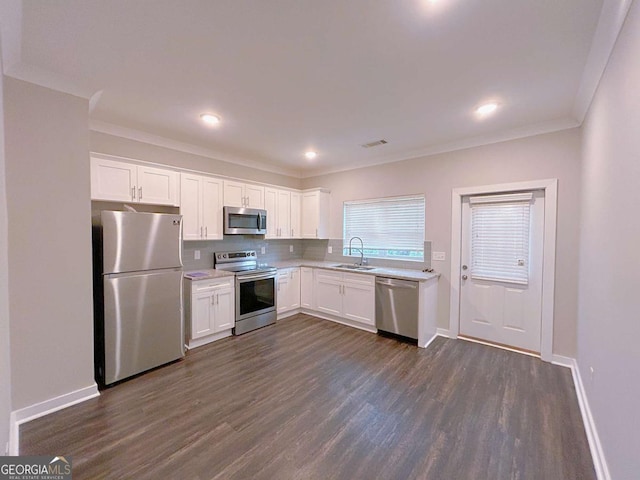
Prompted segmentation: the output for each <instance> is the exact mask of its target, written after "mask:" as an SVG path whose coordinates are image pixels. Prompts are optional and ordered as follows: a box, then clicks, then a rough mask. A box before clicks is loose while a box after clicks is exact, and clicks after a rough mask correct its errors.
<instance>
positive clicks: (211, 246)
mask: <svg viewBox="0 0 640 480" xmlns="http://www.w3.org/2000/svg"><path fill="white" fill-rule="evenodd" d="M302 242H303V240H299V239H282V240H280V239H267V240H265V239H264V237H262V236H259V235H225V236H224V239H222V240H210V241H195V242H192V241H189V242H183V244H182V263H183V264H184V269H185V270H197V269H200V268H213V254H214V253H215V252H231V251H234V250H255V251H256V252H257V253H258V262H259V263H274V262H277V261H282V260H293V259H296V258H302ZM290 246H293V252H290V251H289V247H290ZM262 247H264V248H265V253H264V254H262V253H261V249H262ZM196 250H198V251H199V252H200V259H199V260H196V259H195V253H196Z"/></svg>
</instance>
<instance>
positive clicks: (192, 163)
mask: <svg viewBox="0 0 640 480" xmlns="http://www.w3.org/2000/svg"><path fill="white" fill-rule="evenodd" d="M89 142H90V147H91V151H92V152H98V153H106V154H109V155H117V156H120V157H127V158H133V159H136V160H144V161H146V162H155V163H161V164H164V165H171V166H173V167H180V168H184V169H189V170H198V171H201V172H206V173H212V174H217V175H224V176H228V177H236V178H241V179H244V180H253V181H255V182H262V183H270V184H273V185H281V186H283V187H290V188H299V187H300V179H299V178H296V177H290V176H286V175H280V174H277V173H271V172H266V171H264V170H256V169H255V168H250V167H245V166H243V165H237V164H234V163H230V162H225V161H222V160H215V159H213V158H208V157H203V156H200V155H194V154H192V153H185V152H181V151H178V150H172V149H169V148H165V147H159V146H157V145H151V144H148V143H144V142H139V141H136V140H130V139H128V138H122V137H117V136H114V135H108V134H106V133H101V132H93V131H92V132H91V133H90V139H89Z"/></svg>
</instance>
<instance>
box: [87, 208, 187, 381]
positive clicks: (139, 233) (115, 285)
mask: <svg viewBox="0 0 640 480" xmlns="http://www.w3.org/2000/svg"><path fill="white" fill-rule="evenodd" d="M93 245H94V304H95V312H94V313H95V315H94V318H95V320H94V327H95V328H94V330H95V370H96V380H97V381H98V383H99V384H101V385H110V384H112V383H114V382H117V381H119V380H122V379H124V378H127V377H130V376H132V375H136V374H138V373H140V372H144V371H145V370H149V369H151V368H154V367H157V366H159V365H163V364H165V363H168V362H171V361H173V360H176V359H178V358H181V357H183V356H184V330H183V329H184V327H183V325H184V322H183V311H182V216H181V215H173V214H161V213H134V212H117V211H102V212H100V215H99V216H96V217H94V221H93Z"/></svg>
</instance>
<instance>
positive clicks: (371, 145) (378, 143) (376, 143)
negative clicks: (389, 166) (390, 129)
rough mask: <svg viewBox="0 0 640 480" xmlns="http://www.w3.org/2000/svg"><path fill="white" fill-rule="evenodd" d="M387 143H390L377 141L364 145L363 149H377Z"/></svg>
mask: <svg viewBox="0 0 640 480" xmlns="http://www.w3.org/2000/svg"><path fill="white" fill-rule="evenodd" d="M385 143H389V142H387V141H386V140H376V141H375V142H369V143H365V144H364V145H362V147H363V148H371V147H377V146H378V145H384V144H385Z"/></svg>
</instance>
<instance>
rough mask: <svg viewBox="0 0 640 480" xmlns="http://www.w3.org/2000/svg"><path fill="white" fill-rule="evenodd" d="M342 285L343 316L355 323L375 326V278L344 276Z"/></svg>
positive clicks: (354, 275) (356, 275) (353, 275)
mask: <svg viewBox="0 0 640 480" xmlns="http://www.w3.org/2000/svg"><path fill="white" fill-rule="evenodd" d="M343 285H344V287H343V292H344V295H343V303H342V309H343V316H344V317H345V318H348V319H349V320H355V321H356V322H360V323H366V324H367V325H375V324H376V321H375V315H376V297H375V295H376V292H375V277H373V276H370V275H358V274H345V275H344V284H343Z"/></svg>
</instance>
